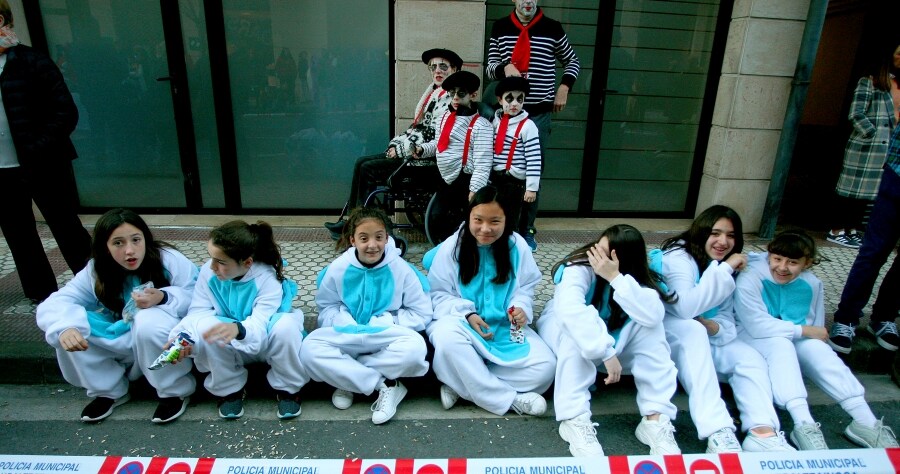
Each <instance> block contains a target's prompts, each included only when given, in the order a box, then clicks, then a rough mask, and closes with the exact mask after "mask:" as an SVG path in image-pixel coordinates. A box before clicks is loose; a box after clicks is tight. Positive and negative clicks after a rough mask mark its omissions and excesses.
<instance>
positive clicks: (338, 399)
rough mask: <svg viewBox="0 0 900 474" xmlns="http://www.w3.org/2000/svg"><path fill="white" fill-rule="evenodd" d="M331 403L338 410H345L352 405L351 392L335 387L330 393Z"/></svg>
mask: <svg viewBox="0 0 900 474" xmlns="http://www.w3.org/2000/svg"><path fill="white" fill-rule="evenodd" d="M331 404H332V405H334V407H335V408H337V409H338V410H346V409H348V408H350V407H351V406H352V405H353V392H351V391H349V390H341V389H337V390H335V391H334V393H332V394H331Z"/></svg>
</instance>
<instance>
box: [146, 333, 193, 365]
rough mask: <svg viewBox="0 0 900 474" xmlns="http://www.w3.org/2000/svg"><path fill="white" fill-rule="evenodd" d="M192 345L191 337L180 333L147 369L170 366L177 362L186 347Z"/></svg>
mask: <svg viewBox="0 0 900 474" xmlns="http://www.w3.org/2000/svg"><path fill="white" fill-rule="evenodd" d="M192 345H194V340H193V339H191V335H190V334H188V333H186V332H180V333H178V335H177V336H175V340H174V341H172V345H171V346H169V348H168V349H166V350H164V351H162V354H160V355H159V357H157V358H156V360H155V361H153V365H151V366H150V367H149V369H150V370H157V369H161V368H163V367H165V366H166V365H167V364H171V363H173V362H175V361H176V360H178V356H179V355H180V354H181V351H182V349H184V348H185V347H187V346H192Z"/></svg>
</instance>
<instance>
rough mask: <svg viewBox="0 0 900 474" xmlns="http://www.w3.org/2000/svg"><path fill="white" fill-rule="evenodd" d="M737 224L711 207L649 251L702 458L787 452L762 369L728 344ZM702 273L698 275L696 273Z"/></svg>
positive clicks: (739, 259) (747, 350)
mask: <svg viewBox="0 0 900 474" xmlns="http://www.w3.org/2000/svg"><path fill="white" fill-rule="evenodd" d="M743 247H744V238H743V225H742V223H741V218H740V216H739V215H738V214H737V212H735V211H734V210H733V209H731V208H729V207H726V206H721V205H716V206H712V207H710V208H709V209H706V210H705V211H703V212H702V213H700V215H698V216H697V218H696V219H694V222H693V223H692V224H691V227H690V228H689V229H688V230H686V231H685V232H683V233H681V234H680V235H677V236H675V237H672V238H671V239H668V240H666V241H665V242H663V245H662V250H655V251H652V252H651V268H656V269H658V270H659V271H660V272H661V273H662V275H663V278H664V279H665V283H666V286H667V288H668V289H669V291H673V292H674V293H675V294H676V296H677V299H676V300H675V301H674V302H672V303H669V304H666V318H665V320H664V325H665V328H666V335H667V337H668V341H669V344H670V346H671V347H672V360H674V361H675V366H676V367H677V368H678V377H679V379H680V380H681V384H682V386H684V388H685V391H686V392H687V393H688V401H689V405H690V413H691V417H692V418H693V420H694V425H695V426H696V427H697V432H698V434H699V436H700V438H701V439H703V438H707V437H708V438H709V441H708V446H707V452H710V453H714V452H727V451H740V450H741V446H743V449H744V450H746V451H784V450H790V451H793V448H791V447H790V446H789V445H788V444H787V442H786V440H785V439H784V435H783V434H782V433H780V432H779V431H778V429H779V422H778V415H777V414H776V413H775V408H774V407H773V406H772V389H771V386H770V384H769V377H768V370H767V367H766V362H765V360H764V359H763V358H762V356H761V355H760V354H759V353H758V352H756V350H754V349H753V348H752V347H750V346H748V345H747V344H746V343H744V342H742V341H740V340H738V339H736V337H737V331H736V329H735V325H734V311H733V304H732V294H733V293H734V288H735V283H734V277H733V274H734V273H735V272H737V271H738V270H741V269H742V268H744V266H745V265H746V262H747V258H746V256H744V255H743V254H742V253H741V250H742V249H743ZM701 268H702V269H703V271H702V272H701V271H700V269H701ZM717 376H720V377H722V378H723V379H725V380H727V381H728V383H730V384H731V386H732V389H733V391H734V398H735V401H736V402H737V405H738V409H739V410H740V412H741V426H742V427H743V429H744V431H745V432H747V433H748V435H747V437H746V438H745V439H744V443H743V445H739V444H737V439H736V438H735V437H734V423H733V422H732V421H731V416H730V415H729V414H728V410H727V409H726V408H725V403H724V402H723V401H722V398H721V395H720V392H719V382H718V377H717Z"/></svg>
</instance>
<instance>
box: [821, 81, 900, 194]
mask: <svg viewBox="0 0 900 474" xmlns="http://www.w3.org/2000/svg"><path fill="white" fill-rule="evenodd" d="M848 118H849V119H850V122H851V123H852V124H853V132H851V133H850V139H849V140H848V141H847V146H846V147H845V148H844V167H843V169H842V170H841V176H840V178H838V182H837V185H836V186H835V189H834V190H835V192H836V193H837V194H838V195H840V196H844V197H851V198H855V199H865V200H870V201H871V200H874V199H875V195H876V194H878V185H879V184H880V183H881V169H882V167H883V166H884V159H885V156H886V155H887V149H888V142H889V141H890V139H891V132H892V131H893V130H894V127H895V126H896V125H897V124H896V123H895V120H894V101H893V99H892V98H891V93H890V91H882V90H878V89H875V87H873V85H872V79H871V78H870V77H863V78H862V79H860V80H859V83H858V84H857V86H856V91H855V92H854V93H853V103H852V105H851V106H850V115H849V116H848Z"/></svg>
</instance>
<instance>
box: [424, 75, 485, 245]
mask: <svg viewBox="0 0 900 474" xmlns="http://www.w3.org/2000/svg"><path fill="white" fill-rule="evenodd" d="M480 86H481V80H480V79H479V78H478V76H476V75H475V74H472V73H471V72H469V71H459V72H456V73H454V74H452V75H450V77H448V78H447V79H445V80H444V83H443V84H442V85H441V87H442V88H443V89H444V90H445V91H447V92H448V94H449V95H450V107H449V109H448V110H447V112H446V113H444V116H443V117H442V118H441V121H440V126H439V127H438V138H437V140H436V143H437V166H438V170H439V171H440V173H441V178H442V181H441V182H440V183H439V185H438V190H437V192H436V193H435V201H434V205H436V206H437V208H436V212H438V213H439V215H440V216H441V218H440V219H435V220H434V222H428V229H427V231H428V237H429V239H431V240H432V241H434V242H442V241H443V240H444V239H446V238H447V237H449V236H450V234H452V233H453V232H455V231H456V229H458V228H459V224H460V222H462V221H463V220H465V211H466V209H467V208H468V205H469V200H471V199H472V196H474V195H475V193H476V192H477V191H478V190H479V189H481V188H483V187H484V186H485V185H487V184H488V178H490V174H491V162H492V161H493V151H492V150H491V143H492V141H493V137H494V128H493V126H491V122H490V121H489V120H487V119H486V118H484V117H482V116H481V115H480V114H479V112H478V109H479V107H478V105H479V104H478V103H477V102H475V99H476V98H478V89H479V87H480Z"/></svg>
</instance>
